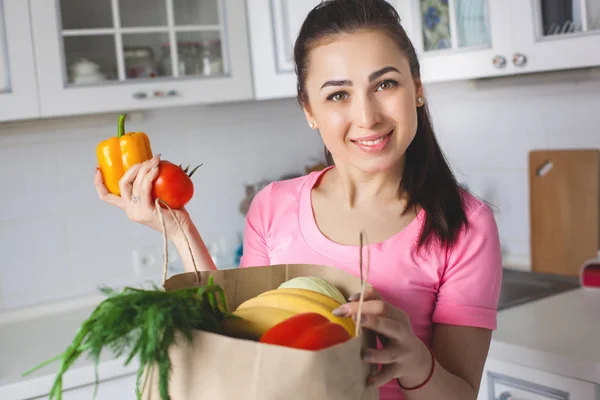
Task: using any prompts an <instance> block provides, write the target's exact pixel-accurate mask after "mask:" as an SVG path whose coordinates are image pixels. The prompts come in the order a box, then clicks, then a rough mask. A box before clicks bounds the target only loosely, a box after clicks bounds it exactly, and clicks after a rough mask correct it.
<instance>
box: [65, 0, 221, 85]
mask: <svg viewBox="0 0 600 400" xmlns="http://www.w3.org/2000/svg"><path fill="white" fill-rule="evenodd" d="M60 5H61V9H60V12H61V20H62V42H63V52H64V54H63V59H64V63H65V71H67V76H66V79H65V82H66V84H67V86H68V85H81V84H99V83H100V84H101V83H102V82H106V81H116V82H127V81H130V80H133V79H135V80H140V79H174V78H175V79H176V78H185V77H189V76H194V78H201V77H207V76H216V75H221V76H222V75H224V74H227V68H226V65H227V63H226V60H225V59H224V56H225V54H226V51H225V49H224V48H223V43H222V40H223V32H224V26H223V18H222V16H221V7H222V0H60Z"/></svg>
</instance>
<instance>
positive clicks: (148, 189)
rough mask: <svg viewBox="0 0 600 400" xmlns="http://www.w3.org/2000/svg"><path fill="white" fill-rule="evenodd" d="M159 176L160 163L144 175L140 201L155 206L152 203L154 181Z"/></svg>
mask: <svg viewBox="0 0 600 400" xmlns="http://www.w3.org/2000/svg"><path fill="white" fill-rule="evenodd" d="M157 176H158V164H156V165H155V166H154V167H152V168H151V169H150V171H148V173H147V174H146V175H145V176H144V178H143V180H142V183H141V186H140V192H139V193H140V194H139V196H140V201H141V202H142V204H144V205H145V206H146V207H154V204H152V183H153V182H154V180H155V179H156V177H157Z"/></svg>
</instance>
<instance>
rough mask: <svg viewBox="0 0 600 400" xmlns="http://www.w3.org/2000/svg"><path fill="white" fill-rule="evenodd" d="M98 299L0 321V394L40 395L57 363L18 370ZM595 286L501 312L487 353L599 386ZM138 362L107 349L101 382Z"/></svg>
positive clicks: (78, 368)
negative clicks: (124, 359)
mask: <svg viewBox="0 0 600 400" xmlns="http://www.w3.org/2000/svg"><path fill="white" fill-rule="evenodd" d="M102 299H103V298H102V297H93V298H88V299H78V300H77V301H73V302H67V303H65V304H63V305H62V306H61V305H52V306H47V307H42V308H38V309H36V310H34V311H28V312H27V313H19V314H14V315H13V316H12V317H11V316H8V317H7V316H6V315H3V316H2V317H1V318H0V399H11V400H16V399H24V398H32V397H39V396H44V395H45V394H47V393H48V391H49V389H50V388H51V386H52V384H53V382H54V379H55V377H56V372H57V370H58V367H59V363H58V362H55V363H52V364H50V365H47V366H45V367H44V368H42V369H40V370H38V371H36V372H35V373H32V374H31V375H28V376H26V377H23V376H21V374H22V373H23V372H24V371H26V370H28V369H30V368H32V367H33V366H36V365H38V364H39V363H41V362H43V361H45V360H46V359H48V358H51V357H53V356H55V355H58V354H60V353H61V352H62V351H64V350H65V349H66V347H67V346H68V345H69V344H70V342H71V340H72V339H73V337H74V336H75V333H76V331H77V329H78V327H79V326H80V325H81V323H82V322H83V321H84V320H85V319H86V318H87V317H88V316H89V315H90V314H91V312H92V311H93V309H94V307H95V306H96V305H97V304H98V303H99V302H100V301H101V300H102ZM599 335H600V290H591V289H574V290H571V291H568V292H564V293H561V294H557V295H553V296H550V297H546V298H543V299H540V300H536V301H532V302H530V303H526V304H521V305H518V306H515V307H512V308H508V309H505V310H502V311H500V312H499V314H498V329H497V330H496V331H494V333H493V337H492V344H491V347H490V352H489V357H491V358H494V359H497V360H501V361H506V362H513V363H516V364H520V365H524V366H529V367H532V368H536V369H540V370H545V371H548V372H552V373H556V374H560V375H564V376H569V377H573V378H576V379H580V380H586V381H589V382H595V383H598V384H600V345H599V344H598V340H599V339H598V338H599V337H600V336H599ZM137 367H138V364H137V360H134V361H132V363H131V364H130V365H129V366H128V367H125V366H123V360H122V359H115V357H114V356H113V355H112V354H105V355H104V356H103V357H102V361H101V363H100V364H99V368H98V374H99V378H100V380H104V379H109V378H113V377H119V376H125V375H129V374H134V373H136V372H137ZM94 380H95V372H94V366H93V364H92V362H91V361H90V360H88V359H86V358H85V356H83V357H81V359H80V360H79V361H78V362H77V363H76V364H75V365H74V366H73V367H72V368H71V369H70V370H69V371H68V372H67V373H66V374H65V376H64V389H68V388H73V387H77V386H83V385H89V384H93V383H94Z"/></svg>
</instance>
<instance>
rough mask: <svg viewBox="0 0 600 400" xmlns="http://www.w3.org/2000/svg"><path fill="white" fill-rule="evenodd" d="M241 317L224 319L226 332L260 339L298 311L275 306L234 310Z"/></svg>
mask: <svg viewBox="0 0 600 400" xmlns="http://www.w3.org/2000/svg"><path fill="white" fill-rule="evenodd" d="M232 314H234V315H235V316H237V317H239V318H227V319H225V320H224V321H223V329H224V330H225V334H227V335H229V336H233V337H239V338H244V339H253V340H258V339H259V338H260V337H261V336H262V335H263V334H264V333H265V332H266V331H267V330H269V329H270V328H271V327H273V326H275V325H277V324H278V323H280V322H283V321H284V320H286V319H288V318H290V317H293V316H294V315H296V314H297V313H295V312H292V311H288V310H284V309H281V308H275V307H244V308H242V309H240V308H238V309H237V310H235V311H234V312H232Z"/></svg>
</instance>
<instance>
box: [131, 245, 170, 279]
mask: <svg viewBox="0 0 600 400" xmlns="http://www.w3.org/2000/svg"><path fill="white" fill-rule="evenodd" d="M177 260H178V257H177V251H174V250H172V249H169V268H170V267H171V266H172V263H173V262H175V261H177ZM163 263H164V254H163V247H162V246H144V247H139V248H137V249H134V250H133V272H134V273H135V274H136V275H142V276H148V275H154V274H162V271H163Z"/></svg>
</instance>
